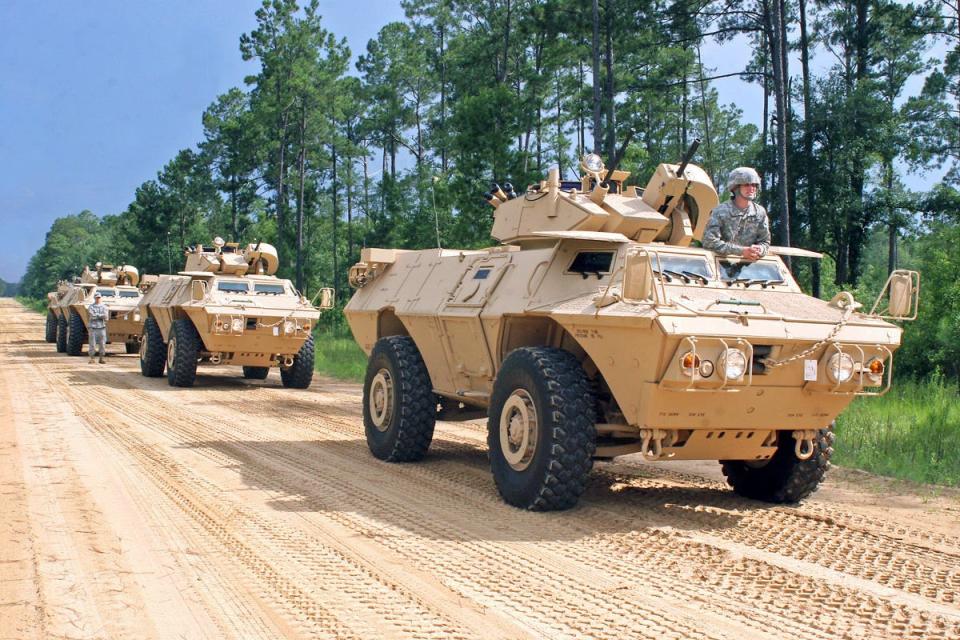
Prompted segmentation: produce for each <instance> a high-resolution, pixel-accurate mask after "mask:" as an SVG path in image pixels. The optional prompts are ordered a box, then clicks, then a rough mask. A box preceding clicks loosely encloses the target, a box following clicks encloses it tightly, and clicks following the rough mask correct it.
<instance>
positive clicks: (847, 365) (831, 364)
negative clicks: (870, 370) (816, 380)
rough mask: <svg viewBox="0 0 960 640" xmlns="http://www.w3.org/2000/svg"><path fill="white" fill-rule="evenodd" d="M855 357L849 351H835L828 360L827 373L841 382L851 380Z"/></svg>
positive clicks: (834, 379)
mask: <svg viewBox="0 0 960 640" xmlns="http://www.w3.org/2000/svg"><path fill="white" fill-rule="evenodd" d="M853 369H854V365H853V358H852V357H851V356H850V354H847V353H843V352H840V353H835V354H833V355H832V356H830V359H829V360H827V375H828V376H829V377H830V379H831V380H833V381H834V382H837V383H839V384H843V383H844V382H849V381H850V378H852V377H853Z"/></svg>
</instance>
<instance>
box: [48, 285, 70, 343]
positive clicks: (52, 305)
mask: <svg viewBox="0 0 960 640" xmlns="http://www.w3.org/2000/svg"><path fill="white" fill-rule="evenodd" d="M69 290H70V283H69V282H67V281H66V280H60V281H59V282H57V289H56V291H51V292H49V293H48V294H47V326H46V331H45V332H44V339H45V340H46V341H47V342H50V343H54V342H56V341H57V326H58V325H59V324H60V301H61V300H62V299H63V296H65V295H66V294H67V291H69Z"/></svg>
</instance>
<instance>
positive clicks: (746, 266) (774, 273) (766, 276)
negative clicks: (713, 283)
mask: <svg viewBox="0 0 960 640" xmlns="http://www.w3.org/2000/svg"><path fill="white" fill-rule="evenodd" d="M719 264H720V276H721V279H723V280H724V281H727V282H750V281H754V280H756V281H763V282H783V281H784V278H783V274H782V273H780V267H779V266H777V263H776V262H768V261H764V260H760V261H758V262H747V261H746V260H719Z"/></svg>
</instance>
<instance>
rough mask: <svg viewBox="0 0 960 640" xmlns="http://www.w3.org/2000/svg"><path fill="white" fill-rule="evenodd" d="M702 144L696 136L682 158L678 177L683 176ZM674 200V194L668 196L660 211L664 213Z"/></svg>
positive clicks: (678, 168)
mask: <svg viewBox="0 0 960 640" xmlns="http://www.w3.org/2000/svg"><path fill="white" fill-rule="evenodd" d="M699 146H700V138H694V139H693V142H691V143H690V148H689V149H687V152H686V153H685V154H683V158H681V159H680V166H679V167H677V177H678V178H681V179H682V178H683V172H684V171H686V170H687V165H688V164H690V161H691V160H692V159H693V154H694V153H696V152H697V147H699ZM671 200H673V196H667V197H666V199H665V200H664V201H663V204H662V205H660V209H659V211H660V213H663V212H665V211H666V210H667V207H669V206H670V201H671Z"/></svg>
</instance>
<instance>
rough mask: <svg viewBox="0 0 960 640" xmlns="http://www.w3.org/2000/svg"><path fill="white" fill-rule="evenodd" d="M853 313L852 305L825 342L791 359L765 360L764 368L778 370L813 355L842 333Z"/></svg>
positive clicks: (822, 341)
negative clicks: (841, 330)
mask: <svg viewBox="0 0 960 640" xmlns="http://www.w3.org/2000/svg"><path fill="white" fill-rule="evenodd" d="M853 311H854V306H853V305H852V304H851V305H850V306H849V307H847V309H846V310H845V311H844V312H843V316H842V317H841V318H840V322H838V323H837V324H836V325H835V326H834V327H833V330H831V331H830V333H829V335H827V337H826V338H824V339H823V340H820V341H819V342H816V343H814V344H813V345H812V346H810V347H809V348H808V349H804V350H803V351H801V352H800V353H795V354H793V355H792V356H790V357H789V358H785V359H783V360H773V359H771V358H764V359H763V360H761V361H760V362H762V363H763V366H765V367H769V368H770V369H776V368H778V367H782V366H783V365H785V364H790V363H791V362H795V361H797V360H799V359H800V358H806V357H807V356H808V355H810V354H811V353H813V352H814V351H816V350H817V349H819V348H820V347H822V346H823V345H825V344H827V343H828V342H830V341H831V340H833V339H834V338H835V337H837V334H838V333H840V329H843V327H844V325H845V324H847V323H848V322H849V321H850V317H851V316H852V315H853Z"/></svg>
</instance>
